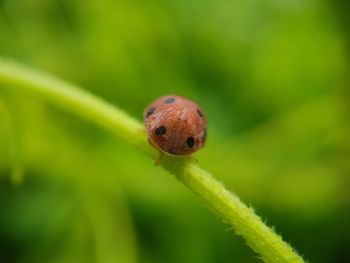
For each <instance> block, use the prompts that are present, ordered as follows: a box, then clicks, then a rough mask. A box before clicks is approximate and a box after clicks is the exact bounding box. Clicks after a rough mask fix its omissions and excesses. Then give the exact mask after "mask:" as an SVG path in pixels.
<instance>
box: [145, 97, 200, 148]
mask: <svg viewBox="0 0 350 263" xmlns="http://www.w3.org/2000/svg"><path fill="white" fill-rule="evenodd" d="M144 118H145V127H146V131H147V133H148V138H149V141H150V142H151V143H152V144H153V145H155V146H156V147H157V148H159V149H160V150H162V151H164V152H166V153H168V154H172V155H187V154H191V153H194V152H195V151H197V150H198V149H200V148H201V147H203V146H204V143H205V139H206V134H207V122H206V119H205V116H204V114H203V111H202V110H201V109H200V108H199V106H198V105H197V104H196V103H194V102H193V101H191V100H188V99H186V98H183V97H180V96H174V95H168V96H164V97H161V98H159V99H157V100H156V101H154V102H153V103H152V104H151V105H149V106H148V107H147V108H146V109H145V111H144Z"/></svg>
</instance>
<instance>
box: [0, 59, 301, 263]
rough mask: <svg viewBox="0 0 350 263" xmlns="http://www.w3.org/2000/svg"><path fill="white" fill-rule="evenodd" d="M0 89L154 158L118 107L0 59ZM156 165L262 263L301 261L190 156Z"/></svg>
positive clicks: (137, 125)
mask: <svg viewBox="0 0 350 263" xmlns="http://www.w3.org/2000/svg"><path fill="white" fill-rule="evenodd" d="M0 85H1V86H10V87H15V88H18V90H19V91H28V92H31V93H34V94H37V95H40V96H41V97H43V98H44V99H46V100H48V101H50V102H52V103H54V104H56V105H58V106H60V107H62V108H64V109H66V110H67V111H69V112H71V113H73V114H76V115H78V116H80V117H82V118H84V119H87V120H90V121H92V122H94V123H95V124H97V125H99V126H102V127H104V128H106V129H108V130H111V131H113V132H114V133H115V134H116V135H118V136H119V137H121V138H123V139H125V140H126V141H128V142H129V143H130V144H133V145H135V146H136V147H137V148H139V149H140V150H141V151H142V152H144V153H145V154H147V155H148V156H150V157H151V158H153V159H157V158H158V153H157V151H156V150H155V149H153V148H152V147H151V146H150V145H149V144H148V142H147V138H146V133H145V131H144V128H143V125H142V124H141V123H140V122H139V121H137V120H135V119H134V118H132V117H130V116H129V115H127V114H126V113H125V112H123V111H122V110H120V109H118V108H117V107H115V106H113V105H111V104H108V103H107V102H105V101H103V100H101V99H99V98H97V97H95V96H94V95H92V94H90V93H88V92H86V91H84V90H82V89H80V88H78V87H76V86H74V85H72V84H69V83H67V82H64V81H61V80H58V79H56V78H53V77H50V76H47V75H45V74H43V73H38V72H36V71H33V70H30V69H27V68H24V67H22V66H19V65H17V64H14V63H11V62H6V61H3V60H1V59H0ZM160 165H161V166H162V167H163V168H164V169H165V170H167V171H169V172H170V173H172V174H174V175H175V176H176V177H177V179H178V180H179V181H181V182H182V183H183V184H184V185H185V186H187V187H188V188H189V189H190V190H191V191H192V192H194V193H195V194H196V195H197V196H199V197H200V198H201V199H202V200H204V201H205V202H206V203H207V205H208V206H209V207H210V208H211V209H212V210H213V211H214V212H215V213H217V214H218V215H219V216H220V217H221V218H222V219H223V220H224V221H225V222H226V223H228V224H230V225H231V226H232V228H233V229H234V231H235V232H236V233H237V234H238V235H241V236H242V237H243V238H244V239H245V240H246V242H247V243H248V245H249V246H250V247H251V248H252V249H253V250H254V251H255V252H256V253H258V254H259V255H260V256H261V258H262V259H263V260H264V261H265V262H273V263H283V262H304V261H303V259H302V258H301V257H300V256H299V255H298V254H297V253H296V252H295V251H294V250H293V249H292V248H291V247H290V246H289V245H288V243H286V242H284V241H283V240H282V238H281V237H280V236H279V235H277V234H276V233H275V232H274V231H273V229H271V228H269V227H268V226H266V225H265V224H264V223H263V221H262V220H261V218H260V217H258V216H257V215H256V214H255V213H254V211H253V209H252V208H249V207H247V206H246V205H245V204H244V203H242V202H241V201H240V200H239V198H238V197H237V196H236V195H235V194H234V193H232V192H230V191H228V190H227V189H226V188H225V187H224V186H223V184H221V183H220V182H218V181H217V180H215V179H214V178H213V177H212V175H211V174H210V173H209V172H207V171H205V170H203V169H202V168H200V166H199V165H198V164H197V163H196V161H195V160H194V159H193V158H191V157H173V156H168V155H166V156H165V157H164V158H162V160H161V162H160Z"/></svg>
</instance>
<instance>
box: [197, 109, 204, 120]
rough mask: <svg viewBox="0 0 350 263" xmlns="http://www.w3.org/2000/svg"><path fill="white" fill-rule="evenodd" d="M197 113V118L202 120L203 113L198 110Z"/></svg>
mask: <svg viewBox="0 0 350 263" xmlns="http://www.w3.org/2000/svg"><path fill="white" fill-rule="evenodd" d="M197 113H198V115H199V117H201V118H203V113H202V112H201V111H200V110H197Z"/></svg>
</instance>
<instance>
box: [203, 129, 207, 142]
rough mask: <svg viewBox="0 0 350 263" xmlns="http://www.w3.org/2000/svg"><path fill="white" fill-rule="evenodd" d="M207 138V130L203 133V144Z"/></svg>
mask: <svg viewBox="0 0 350 263" xmlns="http://www.w3.org/2000/svg"><path fill="white" fill-rule="evenodd" d="M206 138H207V128H205V129H204V131H203V142H205V139H206Z"/></svg>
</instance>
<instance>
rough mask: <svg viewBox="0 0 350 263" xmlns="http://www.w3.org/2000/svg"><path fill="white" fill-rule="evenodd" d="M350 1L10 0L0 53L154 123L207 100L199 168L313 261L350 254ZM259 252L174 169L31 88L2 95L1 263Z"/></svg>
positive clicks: (218, 257)
mask: <svg viewBox="0 0 350 263" xmlns="http://www.w3.org/2000/svg"><path fill="white" fill-rule="evenodd" d="M349 8H350V6H349V4H348V3H347V2H346V1H343V0H337V1H322V0H307V1H301V0H280V1H258V0H247V1H243V0H241V1H229V0H217V1H208V0H206V1H198V0H186V1H184V0H179V1H166V0H163V1H155V0H153V1H152V0H148V1H126V0H124V1H122V0H120V1H119V0H103V1H98V0H88V1H82V0H74V1H72V0H52V1H49V0H0V55H1V56H7V57H11V58H14V59H17V60H19V61H22V62H24V63H26V64H28V65H32V66H33V67H35V68H40V69H43V70H46V71H48V72H50V73H51V74H54V75H57V76H59V77H61V78H63V79H67V80H70V81H71V82H74V83H77V84H79V85H81V86H83V87H86V88H87V89H88V90H90V91H91V92H93V93H94V94H98V95H99V96H101V97H103V98H105V99H106V100H108V101H110V102H112V103H114V104H116V105H118V106H120V107H121V108H124V109H125V110H126V111H127V112H129V113H130V114H131V115H133V116H135V117H136V118H138V119H140V120H141V119H142V116H141V113H142V110H143V107H144V106H145V105H147V104H148V103H149V102H150V101H151V100H153V99H154V98H156V97H157V96H160V95H164V94H171V93H173V94H179V95H183V96H187V97H190V98H192V99H194V100H195V101H197V102H198V103H199V104H200V105H201V106H202V107H203V108H204V109H205V112H206V114H207V118H208V120H209V140H208V143H207V146H206V147H205V148H204V149H203V150H201V151H200V152H198V153H197V154H196V157H197V158H198V160H199V161H200V163H201V164H202V165H203V166H204V167H206V168H207V169H208V170H210V171H212V172H213V174H214V175H216V176H217V177H218V178H220V179H221V180H222V181H223V182H225V184H226V185H227V186H228V187H229V188H230V189H233V190H234V191H235V192H236V193H238V195H239V196H240V197H241V198H242V199H243V200H244V201H245V202H247V203H249V204H252V205H253V206H254V208H255V209H256V210H257V213H258V214H260V215H263V216H264V218H266V219H267V222H268V223H269V224H271V225H274V226H276V231H277V232H278V233H281V234H282V236H283V237H284V239H285V240H287V241H289V242H290V243H291V244H292V245H293V246H294V247H296V248H297V249H298V251H299V252H300V253H301V254H303V255H304V257H305V258H306V259H307V260H309V261H310V262H350V252H349V251H350V225H349V222H350V195H349V193H350V192H349V185H350V177H349V175H350V161H349V160H350V159H349V157H350V139H349V134H350V122H349V117H350V114H349V112H350V109H349V105H350V104H349V103H350V97H349V95H350V92H349V85H350V81H349V76H348V74H347V73H348V71H349V69H350V63H349V61H350V52H349V51H350V37H349V36H350V30H349V21H348V11H349ZM233 261H235V262H248V263H249V262H259V259H257V258H256V257H255V256H254V255H253V253H252V252H251V251H250V249H249V248H248V247H247V246H246V245H245V244H244V243H243V241H242V240H241V239H240V238H238V237H236V236H234V235H232V233H231V231H229V229H227V227H226V226H225V225H224V224H223V223H222V222H220V220H219V219H218V218H216V217H215V216H213V214H212V213H211V212H210V211H208V210H207V209H206V207H204V206H203V204H201V203H200V202H198V200H197V199H195V198H194V197H193V196H192V195H191V193H189V192H188V191H187V190H186V189H184V187H183V186H182V185H180V184H178V183H177V182H176V181H175V180H174V178H173V177H171V176H169V175H168V174H166V173H165V172H164V171H161V170H160V169H158V168H156V167H155V166H154V164H153V163H151V162H150V161H149V160H148V159H147V158H145V157H144V156H142V155H141V154H139V153H138V152H136V151H135V150H133V149H132V148H131V147H129V146H128V145H125V144H124V143H123V141H121V140H117V139H115V138H114V137H112V136H111V135H110V134H108V133H106V132H104V131H101V130H100V129H98V128H96V127H93V126H91V125H90V124H88V123H85V122H84V121H82V120H79V119H77V118H76V117H74V116H71V115H69V114H67V113H65V112H62V111H60V110H58V109H56V108H54V107H52V106H50V105H48V104H46V103H44V102H43V101H41V100H40V99H38V98H36V97H35V96H32V95H29V94H16V93H15V92H11V89H6V90H5V89H1V93H0V262H6V263H7V262H10V263H12V262H102V263H104V262H107V263H108V262H123V263H124V262H125V263H128V262H143V263H148V262H152V263H157V262H170V263H171V262H183V263H186V262H191V263H194V262H203V263H210V262H216V263H224V262H233Z"/></svg>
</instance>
